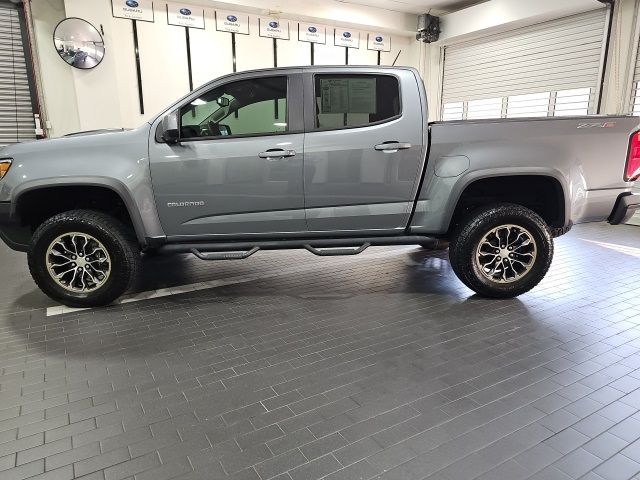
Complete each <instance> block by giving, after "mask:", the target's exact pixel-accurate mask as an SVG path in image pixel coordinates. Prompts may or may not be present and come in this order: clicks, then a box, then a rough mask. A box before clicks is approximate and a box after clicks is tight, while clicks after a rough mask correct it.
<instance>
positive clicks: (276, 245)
mask: <svg viewBox="0 0 640 480" xmlns="http://www.w3.org/2000/svg"><path fill="white" fill-rule="evenodd" d="M442 243H443V240H440V239H437V238H433V237H425V236H421V235H402V236H386V237H357V238H348V237H345V238H302V239H281V240H258V239H248V240H239V241H232V242H229V241H226V242H220V241H219V242H189V243H186V242H185V243H177V242H176V243H166V244H164V245H162V246H160V247H158V248H157V250H156V252H157V253H158V254H160V255H165V254H174V253H192V254H194V255H195V256H197V257H198V258H200V259H202V260H242V259H244V258H248V257H250V256H251V255H253V254H254V253H256V252H257V251H258V250H287V249H299V248H304V249H306V250H308V251H309V252H311V253H313V254H314V255H319V256H322V257H325V256H334V255H357V254H359V253H362V252H363V251H365V250H366V249H367V248H369V247H381V246H393V245H422V246H423V247H427V248H429V247H431V248H433V249H438V248H440V246H441V245H442Z"/></svg>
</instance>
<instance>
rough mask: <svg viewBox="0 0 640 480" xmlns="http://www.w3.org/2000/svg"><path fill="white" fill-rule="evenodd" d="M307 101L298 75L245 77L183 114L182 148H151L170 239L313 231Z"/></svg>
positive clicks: (203, 95) (155, 145)
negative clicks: (302, 107)
mask: <svg viewBox="0 0 640 480" xmlns="http://www.w3.org/2000/svg"><path fill="white" fill-rule="evenodd" d="M301 97H302V79H301V77H300V75H297V74H295V73H290V74H279V75H273V76H264V75H263V76H251V75H239V76H238V77H236V79H234V80H233V81H229V82H227V83H224V84H222V85H219V86H216V87H215V88H212V89H210V90H208V91H204V92H202V93H201V94H200V95H197V96H196V97H195V98H194V97H191V98H190V99H189V100H188V103H186V104H185V105H183V106H182V107H181V108H180V114H179V118H180V122H181V123H180V142H179V143H178V144H176V145H168V144H166V143H162V142H158V141H157V140H155V141H154V139H151V142H150V158H151V174H152V177H153V186H154V193H155V196H156V204H157V208H158V212H159V215H160V219H161V222H162V226H163V228H164V230H165V233H166V234H167V236H168V237H172V236H173V237H175V236H207V235H208V236H212V235H220V236H225V237H226V236H242V235H245V234H248V235H254V234H273V233H279V232H287V233H290V232H304V231H305V230H306V223H305V216H304V197H303V181H302V175H303V147H304V144H303V140H304V134H303V133H302V130H303V128H302V118H301V117H302V115H301V114H299V115H298V114H297V113H295V112H291V110H290V105H291V104H292V103H294V104H295V103H297V102H301V101H302V98H301Z"/></svg>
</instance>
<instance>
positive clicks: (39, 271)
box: [28, 210, 141, 307]
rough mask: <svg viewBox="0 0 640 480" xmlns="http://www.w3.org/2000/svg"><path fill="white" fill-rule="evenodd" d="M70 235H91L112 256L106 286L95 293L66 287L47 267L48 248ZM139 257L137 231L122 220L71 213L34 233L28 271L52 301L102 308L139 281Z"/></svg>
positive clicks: (59, 215) (95, 214) (84, 212)
mask: <svg viewBox="0 0 640 480" xmlns="http://www.w3.org/2000/svg"><path fill="white" fill-rule="evenodd" d="M70 232H78V233H84V234H87V235H91V236H92V237H94V238H95V239H96V240H98V241H99V242H101V243H102V245H103V246H104V248H105V249H106V250H107V252H108V254H109V256H110V259H111V272H110V274H109V276H108V278H107V280H106V281H105V282H104V284H103V285H101V286H100V287H99V288H97V289H96V290H94V291H92V292H88V293H87V292H76V291H71V290H68V289H65V288H63V287H62V286H60V285H59V284H58V283H57V282H56V281H54V279H53V277H52V276H51V274H50V273H49V270H48V268H47V261H46V257H47V250H48V248H49V246H50V245H51V243H52V242H53V241H54V240H55V239H57V238H58V237H59V236H61V235H64V234H65V233H70ZM74 258H75V257H74ZM140 258H141V255H140V248H139V246H138V242H137V240H136V238H135V234H134V232H133V231H132V230H131V229H130V228H127V227H126V226H125V225H123V224H122V223H121V222H120V221H119V220H117V219H115V218H113V217H111V216H109V215H106V214H104V213H101V212H96V211H92V210H71V211H68V212H64V213H60V214H58V215H55V216H54V217H51V218H50V219H48V220H46V221H45V222H44V223H43V224H42V225H40V226H39V227H38V228H37V230H36V231H35V233H34V234H33V238H32V241H31V247H30V249H29V252H28V262H29V270H30V271H31V276H32V277H33V279H34V281H35V282H36V284H37V285H38V287H40V289H41V290H42V291H43V292H44V293H46V294H47V295H48V296H49V297H51V298H52V299H53V300H56V301H58V302H60V303H62V304H64V305H68V306H70V307H101V306H104V305H109V304H110V303H112V302H114V301H115V300H116V299H117V298H118V297H120V296H121V295H122V294H123V293H125V292H126V291H127V289H128V288H129V287H130V286H131V285H133V284H134V282H135V281H136V280H137V278H138V273H139V270H140ZM74 265H75V264H74Z"/></svg>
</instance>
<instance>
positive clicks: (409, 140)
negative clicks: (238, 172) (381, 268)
mask: <svg viewBox="0 0 640 480" xmlns="http://www.w3.org/2000/svg"><path fill="white" fill-rule="evenodd" d="M400 80H402V82H401V81H400ZM417 81H418V78H417V77H416V76H415V75H414V74H413V72H412V71H410V70H389V71H388V72H384V71H380V73H376V74H372V73H370V71H369V72H368V71H366V70H363V71H362V73H360V71H359V70H357V69H349V70H342V71H339V70H334V71H331V69H330V68H327V69H322V68H320V69H318V72H317V73H315V74H313V75H311V74H309V75H308V76H307V78H306V80H305V82H306V83H305V87H306V92H309V95H308V96H307V97H306V101H307V103H306V105H307V108H306V118H305V123H306V125H307V135H306V137H305V165H304V172H305V174H304V178H305V180H304V181H305V201H306V214H307V226H308V228H309V230H310V231H322V232H327V231H332V232H336V233H339V232H345V233H349V232H360V233H362V232H365V231H375V232H381V231H389V232H395V231H398V230H402V229H404V228H405V227H406V225H407V222H408V219H409V215H410V213H411V207H412V205H413V203H412V202H413V199H414V198H415V195H416V191H417V186H418V183H419V178H420V168H421V166H422V164H423V162H424V158H425V140H424V138H425V132H424V131H423V114H424V115H426V113H423V112H422V110H421V99H420V98H418V97H417V96H416V95H415V94H414V93H415V92H417V91H419V88H418V84H417V83H416V85H415V88H411V89H410V90H411V92H402V91H401V88H400V86H401V84H402V85H407V86H408V85H410V82H414V83H415V82H417ZM311 91H313V93H311ZM410 93H411V94H410Z"/></svg>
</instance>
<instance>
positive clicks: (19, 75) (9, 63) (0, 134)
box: [0, 2, 36, 146]
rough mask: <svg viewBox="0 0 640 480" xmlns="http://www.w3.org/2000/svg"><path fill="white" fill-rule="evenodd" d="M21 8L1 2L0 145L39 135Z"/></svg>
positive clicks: (30, 138)
mask: <svg viewBox="0 0 640 480" xmlns="http://www.w3.org/2000/svg"><path fill="white" fill-rule="evenodd" d="M17 8H18V7H17V6H15V5H13V4H11V3H8V2H7V3H5V2H0V146H4V145H8V144H11V143H17V142H23V141H25V140H32V139H35V138H36V130H35V121H34V116H33V105H32V100H31V89H30V86H29V76H28V71H27V62H26V59H25V52H24V45H23V42H22V27H21V22H20V16H19V12H18V9H17Z"/></svg>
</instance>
